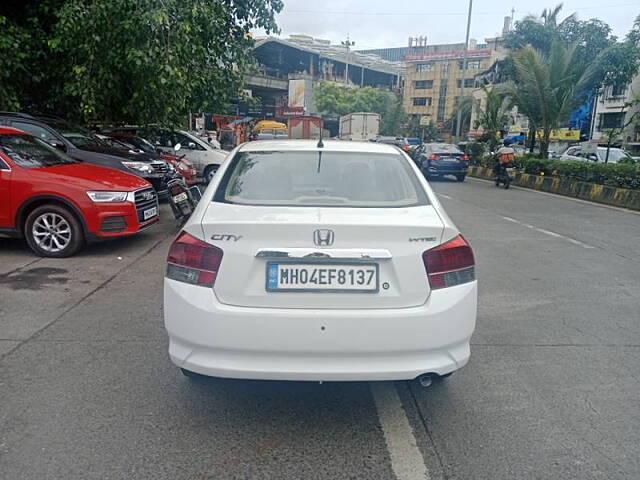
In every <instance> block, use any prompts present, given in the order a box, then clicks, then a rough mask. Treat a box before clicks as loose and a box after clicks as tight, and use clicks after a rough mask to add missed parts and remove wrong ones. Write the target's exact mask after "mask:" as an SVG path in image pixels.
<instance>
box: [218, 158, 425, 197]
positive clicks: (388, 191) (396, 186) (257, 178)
mask: <svg viewBox="0 0 640 480" xmlns="http://www.w3.org/2000/svg"><path fill="white" fill-rule="evenodd" d="M215 200H216V201H219V202H226V203H237V204H243V205H281V206H317V207H410V206H415V205H427V204H428V203H429V201H428V198H427V196H426V194H425V192H424V190H423V188H422V186H421V184H420V183H419V181H418V179H417V178H416V175H415V173H414V171H413V170H412V169H411V167H410V166H409V163H408V162H407V161H406V159H405V158H404V157H403V156H402V155H400V154H397V155H396V154H375V153H359V152H317V151H312V152H304V151H287V152H276V151H274V152H241V153H239V154H237V155H236V156H235V157H234V158H233V161H232V164H231V165H230V166H229V168H228V169H227V171H226V172H225V176H224V178H223V180H222V182H221V184H220V186H219V187H218V191H217V192H216V196H215Z"/></svg>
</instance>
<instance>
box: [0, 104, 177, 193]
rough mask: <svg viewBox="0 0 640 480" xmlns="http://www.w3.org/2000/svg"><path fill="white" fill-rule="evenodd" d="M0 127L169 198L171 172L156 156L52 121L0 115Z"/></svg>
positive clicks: (16, 114) (15, 114) (35, 117)
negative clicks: (132, 177)
mask: <svg viewBox="0 0 640 480" xmlns="http://www.w3.org/2000/svg"><path fill="white" fill-rule="evenodd" d="M0 125H4V126H8V127H13V128H17V129H19V130H22V131H24V132H27V133H30V134H31V135H33V136H34V137H37V138H40V139H41V140H44V141H45V142H47V143H49V144H50V145H52V146H54V147H56V148H59V149H60V150H62V151H64V152H66V153H67V154H68V155H69V156H70V157H72V158H74V159H76V160H80V161H82V162H87V163H93V164H95V165H100V166H103V167H110V168H115V169H117V170H122V171H125V172H127V173H133V174H135V175H138V176H139V177H142V178H144V179H145V180H147V181H148V182H149V183H151V185H153V188H154V189H155V190H156V192H157V193H158V197H159V198H166V197H168V195H169V193H168V190H167V181H168V180H170V179H171V176H172V172H171V168H170V166H169V165H168V164H167V162H165V161H164V160H163V159H162V158H160V156H159V155H153V154H149V153H144V152H141V151H138V150H126V149H124V148H123V149H119V148H113V147H112V146H110V145H108V144H107V143H105V142H103V141H102V140H100V139H99V138H98V137H97V136H95V135H93V134H92V133H90V132H89V131H87V130H85V129H83V128H80V127H77V126H75V125H72V124H70V123H67V122H65V121H64V120H61V119H59V118H55V117H45V116H32V115H28V114H26V113H15V112H0Z"/></svg>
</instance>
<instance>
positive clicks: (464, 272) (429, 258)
mask: <svg viewBox="0 0 640 480" xmlns="http://www.w3.org/2000/svg"><path fill="white" fill-rule="evenodd" d="M422 261H423V262H424V268H425V269H426V271H427V276H428V277H429V285H431V289H432V290H437V289H439V288H447V287H453V286H454V285H460V284H462V283H468V282H472V281H474V280H475V279H476V274H475V260H474V258H473V251H472V250H471V247H470V246H469V244H468V243H467V241H466V240H465V239H464V237H463V236H462V235H458V236H457V237H455V238H454V239H452V240H449V241H448V242H447V243H444V244H442V245H439V246H437V247H435V248H432V249H431V250H427V251H425V252H424V253H423V254H422Z"/></svg>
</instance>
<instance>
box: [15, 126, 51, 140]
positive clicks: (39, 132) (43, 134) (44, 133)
mask: <svg viewBox="0 0 640 480" xmlns="http://www.w3.org/2000/svg"><path fill="white" fill-rule="evenodd" d="M12 126H13V127H15V128H17V129H18V130H22V131H23V132H27V133H30V134H31V135H33V136H34V137H37V138H39V139H41V140H44V141H45V142H49V141H51V140H56V137H55V136H54V135H53V134H52V133H51V132H50V131H49V130H47V129H46V128H42V127H40V126H38V125H34V124H33V123H27V122H12Z"/></svg>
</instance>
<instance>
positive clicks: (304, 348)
mask: <svg viewBox="0 0 640 480" xmlns="http://www.w3.org/2000/svg"><path fill="white" fill-rule="evenodd" d="M476 307H477V283H476V282H472V283H468V284H464V285H459V286H456V287H451V288H447V289H442V290H437V291H433V292H432V293H431V295H430V298H429V299H428V301H427V302H426V303H425V304H424V305H422V306H420V307H413V308H399V309H368V310H331V309H308V310H307V309H279V308H245V307H236V306H230V305H224V304H221V303H219V302H218V300H217V299H216V297H215V295H214V294H213V292H212V291H211V289H209V288H204V287H197V286H192V285H188V284H185V283H181V282H177V281H174V280H169V279H166V278H165V284H164V319H165V326H166V329H167V332H168V334H169V355H170V357H171V360H172V361H173V362H174V363H175V364H176V365H177V366H179V367H182V368H185V369H187V370H190V371H193V372H196V373H201V374H204V375H211V376H216V377H227V378H245V379H263V380H311V381H358V380H406V379H413V378H415V377H417V376H419V375H421V374H423V373H437V374H439V375H444V374H447V373H450V372H453V371H454V370H457V369H459V368H461V367H463V366H464V365H465V364H466V363H467V361H468V360H469V355H470V350H469V341H470V338H471V335H472V333H473V330H474V328H475V320H476Z"/></svg>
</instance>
